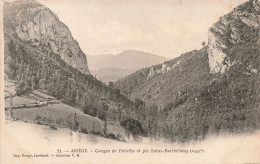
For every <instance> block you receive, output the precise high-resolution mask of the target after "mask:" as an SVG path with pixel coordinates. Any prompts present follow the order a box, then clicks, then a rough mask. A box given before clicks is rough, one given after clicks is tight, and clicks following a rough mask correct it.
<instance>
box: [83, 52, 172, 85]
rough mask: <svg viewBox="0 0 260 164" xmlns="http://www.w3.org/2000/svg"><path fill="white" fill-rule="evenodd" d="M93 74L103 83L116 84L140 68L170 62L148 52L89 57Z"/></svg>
mask: <svg viewBox="0 0 260 164" xmlns="http://www.w3.org/2000/svg"><path fill="white" fill-rule="evenodd" d="M88 59H89V62H88V65H89V69H90V71H91V74H92V75H94V76H95V77H96V78H97V79H101V81H103V82H106V83H107V82H110V81H112V82H114V81H116V80H118V79H121V78H123V77H125V76H127V75H129V74H131V73H133V72H135V71H137V70H138V69H140V68H144V67H149V66H151V65H154V64H158V63H161V62H164V61H166V60H168V58H166V57H162V56H158V55H154V54H151V53H147V52H142V51H136V50H127V51H123V52H121V53H119V54H117V55H111V54H108V55H89V56H88Z"/></svg>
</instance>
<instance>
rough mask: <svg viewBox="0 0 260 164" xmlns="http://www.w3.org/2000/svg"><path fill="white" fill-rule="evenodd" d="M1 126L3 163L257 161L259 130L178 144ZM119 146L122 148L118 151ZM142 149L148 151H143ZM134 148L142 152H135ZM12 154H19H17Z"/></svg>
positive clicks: (8, 124)
mask: <svg viewBox="0 0 260 164" xmlns="http://www.w3.org/2000/svg"><path fill="white" fill-rule="evenodd" d="M2 127H3V128H1V134H2V136H1V137H2V138H4V139H2V141H3V143H1V144H2V145H1V147H2V148H1V150H2V152H1V157H2V158H1V160H2V162H3V163H5V164H7V163H46V162H47V163H50V161H52V162H51V163H257V162H258V163H259V162H260V157H259V154H260V132H257V133H255V134H251V135H240V136H217V137H210V138H208V139H206V140H205V141H203V142H198V143H193V144H192V143H189V144H185V145H184V144H183V145H180V144H169V143H163V142H156V143H154V142H153V143H151V142H150V140H149V139H144V140H143V142H142V143H133V142H132V143H131V142H130V143H124V142H119V141H115V140H111V139H106V138H102V137H98V136H95V135H91V134H81V140H80V141H79V140H78V136H77V135H75V134H74V136H73V137H72V141H71V136H70V131H69V129H64V128H58V130H51V129H49V127H48V126H45V125H37V124H31V123H25V122H21V121H10V120H7V121H6V123H5V125H4V126H2ZM79 148H80V149H87V151H88V152H87V153H76V154H79V156H80V157H73V156H71V157H55V156H56V154H59V153H58V152H57V151H58V149H60V150H61V151H62V153H61V154H69V155H72V154H73V153H71V150H72V149H79ZM113 149H115V150H117V153H112V150H113ZM119 149H121V151H120V153H119V152H118V151H119ZM123 149H125V150H128V152H125V151H123ZM145 149H146V150H148V151H149V152H147V151H146V152H145V153H143V152H144V150H145ZM166 149H167V151H168V152H166ZM100 150H106V151H100ZM132 150H135V152H132ZM137 150H140V151H141V152H140V153H138V152H137ZM65 151H69V152H67V153H66V152H65ZM96 151H98V152H96ZM108 151H110V152H108ZM105 152H106V153H105ZM22 154H24V155H32V157H30V156H27V157H23V158H21V156H22ZM34 154H49V155H48V156H49V157H33V156H34ZM76 154H75V155H76ZM15 155H20V157H19V158H18V157H17V156H15ZM51 155H54V156H53V157H52V156H51Z"/></svg>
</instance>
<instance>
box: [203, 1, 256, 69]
mask: <svg viewBox="0 0 260 164" xmlns="http://www.w3.org/2000/svg"><path fill="white" fill-rule="evenodd" d="M259 28H260V2H259V1H258V0H250V1H249V2H246V3H244V4H241V5H240V6H238V7H236V8H235V9H234V10H233V11H232V12H231V13H229V14H227V15H225V16H222V17H220V19H219V20H218V21H217V22H216V23H215V24H214V25H213V26H212V27H211V28H210V29H209V33H208V56H209V66H210V71H211V72H212V73H218V72H221V73H224V72H225V71H226V69H228V68H229V66H231V65H233V64H234V63H235V62H236V61H232V59H231V58H230V56H229V55H228V54H227V51H228V49H230V48H232V47H233V46H234V45H235V44H236V43H238V42H240V41H243V40H245V39H246V38H247V37H248V36H250V37H257V38H258V40H259V35H254V34H255V32H256V31H259ZM249 69H250V68H249ZM250 71H256V70H252V69H251V70H250Z"/></svg>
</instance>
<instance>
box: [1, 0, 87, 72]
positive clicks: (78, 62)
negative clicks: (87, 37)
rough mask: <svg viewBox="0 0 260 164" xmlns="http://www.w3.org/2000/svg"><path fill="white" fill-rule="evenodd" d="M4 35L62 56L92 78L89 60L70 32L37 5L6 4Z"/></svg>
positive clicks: (26, 2)
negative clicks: (88, 64)
mask: <svg viewBox="0 0 260 164" xmlns="http://www.w3.org/2000/svg"><path fill="white" fill-rule="evenodd" d="M4 27H5V28H4V32H5V33H8V34H11V35H12V36H13V37H16V39H19V40H20V41H22V42H26V44H30V45H31V46H34V47H37V49H44V50H47V51H51V52H53V53H55V54H58V55H60V57H61V59H62V60H64V61H65V62H66V63H67V64H69V65H70V66H72V67H73V68H76V69H77V70H79V71H81V72H82V73H84V74H89V70H88V66H87V59H86V56H85V54H84V53H83V52H82V50H81V49H80V47H79V44H78V43H77V41H75V40H74V39H73V37H72V35H71V33H70V31H69V29H68V27H67V26H66V25H65V24H64V23H62V22H61V21H60V20H59V19H58V17H57V16H56V15H55V14H54V13H53V12H51V11H50V10H49V9H48V8H46V7H44V6H42V5H41V4H39V3H37V2H35V1H17V2H13V3H7V2H5V3H4Z"/></svg>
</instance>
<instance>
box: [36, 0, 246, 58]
mask: <svg viewBox="0 0 260 164" xmlns="http://www.w3.org/2000/svg"><path fill="white" fill-rule="evenodd" d="M245 1H246V0H235V1H234V0H39V2H41V3H42V4H44V5H45V6H47V7H49V8H50V9H51V10H52V11H53V12H54V13H56V14H57V15H58V17H59V18H60V20H61V21H62V22H64V23H65V24H66V25H67V26H68V27H69V29H70V30H71V32H72V35H73V37H74V38H75V39H76V40H77V41H78V42H79V44H80V47H81V49H82V50H83V51H84V53H85V54H86V55H98V54H108V53H111V54H116V53H119V52H121V51H124V50H129V49H133V50H141V51H146V52H151V53H154V54H158V55H162V56H168V57H172V58H173V57H177V56H179V55H180V54H181V53H184V52H187V51H190V50H193V49H199V48H201V43H202V42H203V41H206V42H207V33H208V29H209V27H210V26H212V24H213V23H214V22H216V21H217V20H218V18H219V17H220V16H222V15H224V14H227V13H228V12H230V11H232V9H233V8H234V7H236V6H237V5H239V4H241V3H242V2H245Z"/></svg>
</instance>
